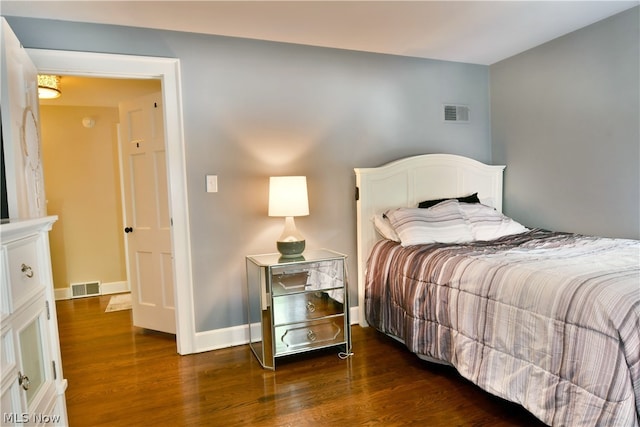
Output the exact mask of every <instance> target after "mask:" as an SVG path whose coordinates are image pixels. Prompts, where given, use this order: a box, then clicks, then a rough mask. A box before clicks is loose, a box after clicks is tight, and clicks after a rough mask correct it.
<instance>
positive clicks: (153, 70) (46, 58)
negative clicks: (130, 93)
mask: <svg viewBox="0 0 640 427" xmlns="http://www.w3.org/2000/svg"><path fill="white" fill-rule="evenodd" d="M27 53H28V54H29V56H30V57H31V59H32V61H33V62H34V64H35V65H36V68H37V69H38V72H39V73H45V74H56V75H72V76H95V77H105V78H106V77H112V78H142V79H145V78H146V79H150V78H151V79H160V80H161V81H162V93H163V100H164V105H165V129H166V144H167V164H168V170H169V184H168V188H169V192H170V197H169V199H170V204H171V208H170V210H171V224H172V230H171V231H172V233H171V234H172V247H173V254H174V260H173V264H174V286H175V298H176V343H177V351H178V353H179V354H190V353H194V352H196V349H195V325H194V316H193V308H192V307H193V287H192V275H191V245H190V230H189V221H188V203H187V202H188V200H187V190H186V167H185V159H184V140H183V131H182V105H181V98H180V79H179V75H180V74H179V65H180V64H179V60H177V59H171V58H149V57H134V56H128V55H127V56H125V55H112V54H96V53H90V52H71V51H53V50H40V49H27Z"/></svg>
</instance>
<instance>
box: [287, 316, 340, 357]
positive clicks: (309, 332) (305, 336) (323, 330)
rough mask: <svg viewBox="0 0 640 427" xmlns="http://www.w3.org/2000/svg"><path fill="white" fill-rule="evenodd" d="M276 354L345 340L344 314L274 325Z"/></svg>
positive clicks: (329, 344) (330, 344) (334, 343)
mask: <svg viewBox="0 0 640 427" xmlns="http://www.w3.org/2000/svg"><path fill="white" fill-rule="evenodd" d="M275 341H276V355H283V354H287V353H295V352H298V351H300V350H303V349H311V348H319V347H326V346H332V345H336V344H341V343H344V342H346V338H345V333H344V315H340V316H335V317H330V318H325V319H321V320H315V321H312V322H306V323H298V324H295V325H287V326H276V327H275Z"/></svg>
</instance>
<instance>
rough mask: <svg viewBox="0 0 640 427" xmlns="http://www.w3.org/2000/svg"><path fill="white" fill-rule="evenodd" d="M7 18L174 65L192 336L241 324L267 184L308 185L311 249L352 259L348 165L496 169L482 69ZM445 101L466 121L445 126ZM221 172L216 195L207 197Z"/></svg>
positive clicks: (77, 45) (58, 44) (27, 37)
mask: <svg viewBox="0 0 640 427" xmlns="http://www.w3.org/2000/svg"><path fill="white" fill-rule="evenodd" d="M7 20H8V22H9V24H10V25H11V27H12V28H13V30H14V31H15V33H16V35H17V36H18V38H19V39H20V41H21V42H22V43H23V45H24V46H25V47H28V48H46V49H60V50H79V51H92V52H107V53H119V54H134V55H145V56H165V57H174V58H179V59H180V60H181V71H182V90H183V108H184V135H185V141H186V159H187V171H188V198H189V210H190V223H191V230H192V236H191V237H192V238H191V241H192V245H193V247H192V252H193V278H194V296H195V317H196V319H195V320H196V327H197V331H198V332H201V331H207V330H213V329H218V328H226V327H231V326H236V325H241V324H244V323H246V321H247V320H246V314H245V299H246V291H245V290H244V287H245V278H244V257H245V255H247V254H251V253H264V252H274V251H275V240H276V238H277V237H278V236H279V234H280V232H281V228H282V226H283V220H282V219H281V218H269V217H267V192H268V177H269V176H270V175H288V174H302V175H306V176H307V180H308V186H309V199H310V200H309V202H310V211H311V214H310V215H309V216H308V217H302V218H298V219H297V220H296V223H297V224H298V228H299V229H300V230H301V231H302V233H303V234H304V235H305V237H306V239H307V247H327V248H331V249H334V250H337V251H340V252H343V253H346V254H347V255H349V257H350V258H349V272H350V276H349V277H350V281H351V285H352V287H351V292H350V294H351V298H352V299H351V301H352V302H353V301H357V294H356V266H355V257H356V245H355V202H354V175H353V168H354V167H371V166H377V165H380V164H383V163H386V162H388V161H391V160H395V159H397V158H400V157H404V156H408V155H414V154H421V153H434V152H444V153H454V154H461V155H464V156H469V157H472V158H475V159H477V160H480V161H483V162H490V161H491V134H490V114H489V82H488V79H489V74H488V71H489V70H488V67H486V66H479V65H469V64H461V63H451V62H444V61H435V60H420V59H413V58H406V57H398V56H389V55H378V54H370V53H361V52H353V51H346V50H336V49H325V48H314V47H305V46H298V45H290V44H281V43H270V42H260V41H253V40H244V39H234V38H226V37H216V36H205V35H197V34H190V33H178V32H168V31H156V30H145V29H134V28H123V27H113V26H103V25H89V24H86V25H85V24H77V23H65V22H59V21H48V20H33V19H24V18H11V17H7ZM444 102H453V103H463V104H468V105H469V106H470V107H471V111H472V123H470V124H445V123H443V122H442V119H441V104H442V103H444ZM206 174H217V175H218V184H219V192H218V193H215V194H208V193H206V192H205V181H204V180H205V175H206Z"/></svg>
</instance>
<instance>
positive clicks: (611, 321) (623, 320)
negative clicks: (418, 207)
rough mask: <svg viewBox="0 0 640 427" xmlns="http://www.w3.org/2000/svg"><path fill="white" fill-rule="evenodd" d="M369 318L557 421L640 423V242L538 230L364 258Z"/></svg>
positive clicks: (385, 248) (391, 249) (383, 244)
mask: <svg viewBox="0 0 640 427" xmlns="http://www.w3.org/2000/svg"><path fill="white" fill-rule="evenodd" d="M365 309H366V317H367V321H368V322H369V324H370V325H371V326H373V327H375V328H377V329H378V330H380V331H382V332H384V333H386V334H389V335H393V336H395V337H397V338H399V339H401V340H403V341H404V342H405V344H406V345H407V347H408V348H409V350H411V351H412V352H415V353H417V354H419V355H424V356H427V357H429V358H435V359H438V360H441V361H445V362H447V363H450V364H452V365H453V366H455V367H456V369H457V370H458V371H459V372H460V373H461V374H462V375H463V376H464V377H466V378H468V379H469V380H471V381H473V382H474V383H476V384H478V385H479V386H480V387H482V388H483V389H485V390H486V391H488V392H490V393H493V394H495V395H497V396H500V397H503V398H505V399H508V400H511V401H514V402H516V403H519V404H521V405H523V406H524V407H525V408H527V409H528V410H529V411H530V412H531V413H533V414H534V415H535V416H537V417H538V418H540V419H541V420H542V421H543V422H545V423H546V424H549V425H558V426H571V427H575V426H624V427H631V426H638V425H639V424H640V412H639V410H640V242H639V241H635V240H624V239H606V238H596V237H587V236H580V235H574V234H567V233H557V232H548V231H543V230H532V231H529V232H526V233H522V234H518V235H512V236H506V237H503V238H501V239H498V240H494V241H490V242H475V243H472V244H463V245H444V244H430V245H421V246H411V247H406V248H403V247H402V246H400V245H399V244H398V243H395V242H391V241H387V240H382V241H380V242H378V243H377V244H376V246H375V247H374V249H373V251H372V253H371V255H370V258H369V261H368V266H367V274H366V295H365Z"/></svg>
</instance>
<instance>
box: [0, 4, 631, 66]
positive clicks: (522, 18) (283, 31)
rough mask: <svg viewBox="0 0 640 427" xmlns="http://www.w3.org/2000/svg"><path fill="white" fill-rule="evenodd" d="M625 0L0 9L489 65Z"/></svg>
mask: <svg viewBox="0 0 640 427" xmlns="http://www.w3.org/2000/svg"><path fill="white" fill-rule="evenodd" d="M638 4H640V0H633V1H613V0H602V1H579V0H573V1H482V0H476V1H451V0H450V1H304V0H303V1H266V0H262V1H150V0H147V1H77V0H76V1H51V0H47V1H30V0H2V15H4V16H24V17H33V18H46V19H55V20H64V21H78V22H92V23H102V24H115V25H125V26H134V27H145V28H155V29H166V30H175V31H187V32H194V33H204V34H217V35H224V36H233V37H244V38H250V39H259V40H271V41H279V42H287V43H297V44H303V45H311V46H324V47H332V48H339V49H349V50H358V51H364V52H377V53H387V54H393V55H403V56H413V57H420V58H432V59H441V60H447V61H457V62H468V63H474V64H484V65H490V64H493V63H495V62H498V61H500V60H502V59H505V58H508V57H510V56H513V55H515V54H517V53H520V52H523V51H525V50H527V49H530V48H532V47H535V46H538V45H540V44H542V43H545V42H547V41H549V40H552V39H554V38H556V37H559V36H562V35H564V34H567V33H569V32H572V31H575V30H577V29H579V28H582V27H584V26H587V25H589V24H592V23H594V22H597V21H599V20H602V19H604V18H607V17H609V16H611V15H614V14H616V13H619V12H621V11H623V10H626V9H628V8H631V7H634V6H637V5H638Z"/></svg>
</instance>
